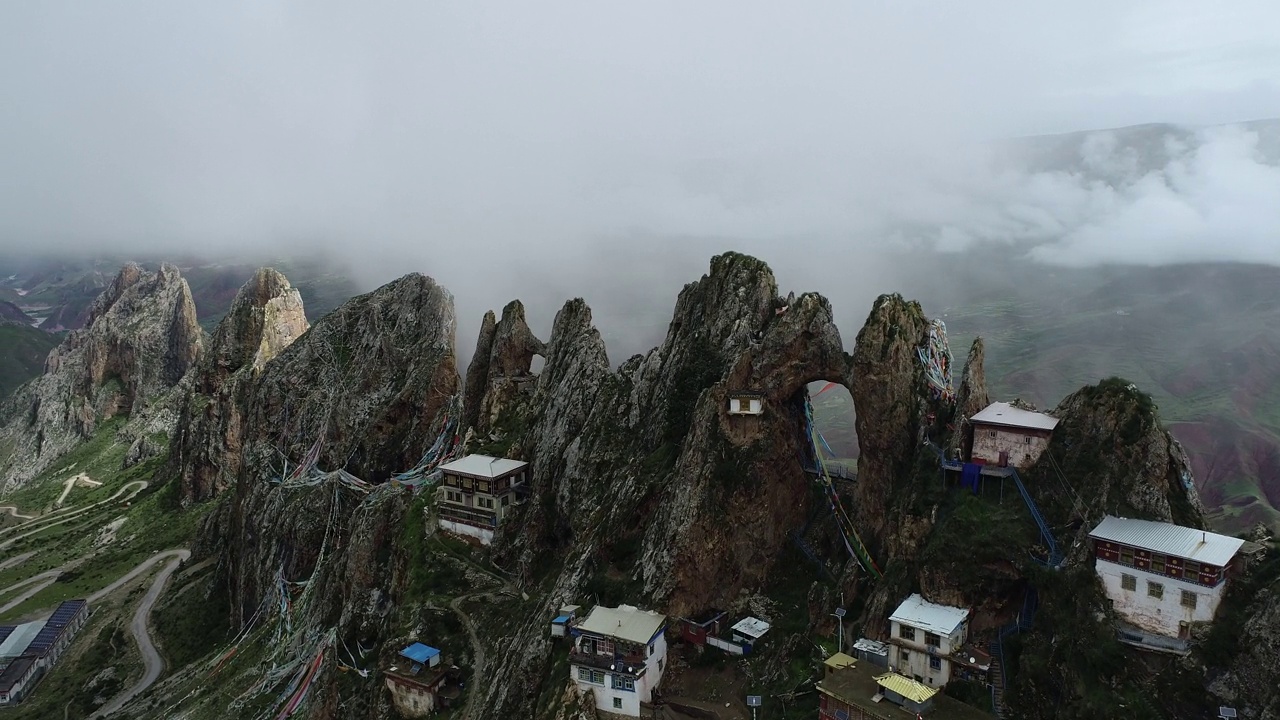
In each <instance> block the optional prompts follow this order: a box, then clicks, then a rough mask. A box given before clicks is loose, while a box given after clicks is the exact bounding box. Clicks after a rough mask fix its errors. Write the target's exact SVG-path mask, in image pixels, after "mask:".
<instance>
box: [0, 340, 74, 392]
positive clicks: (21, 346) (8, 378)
mask: <svg viewBox="0 0 1280 720" xmlns="http://www.w3.org/2000/svg"><path fill="white" fill-rule="evenodd" d="M60 341H61V338H60V337H59V336H57V335H53V334H50V333H46V332H44V331H42V330H37V329H36V328H33V327H29V326H23V325H10V324H0V397H4V396H7V395H8V394H9V393H11V392H13V390H14V389H15V388H17V387H18V386H19V385H21V384H22V383H24V382H26V381H28V380H30V379H32V378H34V377H36V376H37V375H39V374H40V373H42V372H44V360H45V358H46V357H48V355H49V351H50V350H52V349H53V348H55V347H57V345H58V343H59V342H60Z"/></svg>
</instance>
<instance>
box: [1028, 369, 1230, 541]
mask: <svg viewBox="0 0 1280 720" xmlns="http://www.w3.org/2000/svg"><path fill="white" fill-rule="evenodd" d="M1052 414H1053V415H1054V416H1055V417H1057V418H1058V419H1059V422H1058V426H1057V427H1056V428H1055V429H1054V433H1053V439H1052V441H1051V442H1050V444H1049V448H1048V449H1047V450H1046V454H1047V455H1048V457H1044V456H1042V459H1041V461H1040V462H1039V463H1037V466H1036V467H1035V468H1034V469H1033V470H1032V471H1031V472H1029V473H1028V474H1027V476H1028V478H1029V480H1028V482H1030V483H1032V484H1033V485H1037V497H1039V498H1042V499H1043V501H1044V502H1045V503H1046V504H1047V505H1048V507H1049V510H1050V511H1051V512H1055V513H1060V515H1058V517H1060V518H1062V519H1063V520H1075V521H1080V520H1083V521H1084V522H1085V525H1086V527H1084V528H1083V529H1082V530H1083V532H1085V533H1087V530H1088V529H1090V528H1091V527H1092V523H1096V522H1098V521H1100V520H1101V519H1102V517H1103V515H1106V514H1111V515H1121V516H1125V517H1139V518H1144V519H1147V520H1160V521H1164V522H1172V523H1176V524H1179V525H1185V526H1188V527H1197V528H1203V527H1207V526H1206V524H1205V518H1204V508H1203V506H1202V505H1201V503H1200V497H1199V495H1198V493H1197V492H1196V487H1195V482H1194V480H1193V478H1192V476H1191V465H1190V462H1189V461H1188V459H1187V455H1186V453H1185V452H1184V451H1183V449H1182V446H1181V445H1180V444H1179V443H1178V441H1177V440H1175V439H1174V438H1173V436H1172V435H1170V434H1169V432H1168V431H1167V430H1165V429H1164V426H1163V424H1162V423H1161V422H1160V418H1159V416H1158V414H1157V411H1156V407H1155V403H1153V402H1152V400H1151V397H1150V396H1149V395H1147V394H1146V393H1143V392H1142V391H1140V390H1139V389H1138V388H1137V387H1136V386H1135V385H1133V384H1132V383H1130V382H1128V381H1126V380H1121V379H1119V378H1111V379H1109V380H1104V381H1103V382H1101V383H1098V384H1097V385H1090V386H1088V387H1085V388H1082V389H1080V390H1078V391H1076V392H1074V393H1072V394H1071V395H1068V396H1067V397H1066V398H1064V399H1063V400H1062V402H1061V403H1059V404H1058V407H1057V408H1055V409H1054V410H1053V413H1052ZM1055 464H1056V467H1055ZM1060 470H1061V472H1060ZM1064 475H1065V476H1064Z"/></svg>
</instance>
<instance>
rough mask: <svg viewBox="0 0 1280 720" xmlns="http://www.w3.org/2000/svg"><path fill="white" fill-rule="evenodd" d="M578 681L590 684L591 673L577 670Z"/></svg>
mask: <svg viewBox="0 0 1280 720" xmlns="http://www.w3.org/2000/svg"><path fill="white" fill-rule="evenodd" d="M578 679H579V680H581V681H582V682H591V671H590V670H588V669H587V668H578Z"/></svg>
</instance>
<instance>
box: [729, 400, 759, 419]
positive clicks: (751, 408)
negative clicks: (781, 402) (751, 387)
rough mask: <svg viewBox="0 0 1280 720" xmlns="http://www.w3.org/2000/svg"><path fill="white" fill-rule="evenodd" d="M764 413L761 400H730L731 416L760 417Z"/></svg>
mask: <svg viewBox="0 0 1280 720" xmlns="http://www.w3.org/2000/svg"><path fill="white" fill-rule="evenodd" d="M763 412H764V402H763V401H762V400H761V399H760V398H729V414H730V415H759V414H761V413H763Z"/></svg>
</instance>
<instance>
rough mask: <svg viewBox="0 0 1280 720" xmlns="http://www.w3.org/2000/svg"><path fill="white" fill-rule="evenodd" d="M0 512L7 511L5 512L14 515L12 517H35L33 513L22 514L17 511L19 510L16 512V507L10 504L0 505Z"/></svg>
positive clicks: (28, 518)
mask: <svg viewBox="0 0 1280 720" xmlns="http://www.w3.org/2000/svg"><path fill="white" fill-rule="evenodd" d="M0 512H5V513H7V514H9V515H12V516H14V517H16V518H21V519H23V520H35V519H36V516H35V515H23V514H21V513H19V512H18V508H16V507H14V506H12V505H0Z"/></svg>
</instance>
